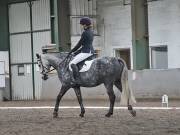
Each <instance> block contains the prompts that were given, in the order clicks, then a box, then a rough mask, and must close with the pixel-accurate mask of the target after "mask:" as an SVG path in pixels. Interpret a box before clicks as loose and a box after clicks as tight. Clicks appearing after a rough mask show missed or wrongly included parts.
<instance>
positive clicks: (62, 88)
mask: <svg viewBox="0 0 180 135" xmlns="http://www.w3.org/2000/svg"><path fill="white" fill-rule="evenodd" d="M69 88H70V87H68V86H62V87H61V90H60V92H59V94H58V96H57V98H56V104H55V108H54V112H53V117H54V118H56V117H58V110H59V103H60V101H61V99H62V97H63V96H64V94H65V93H66V92H67V91H68V90H69Z"/></svg>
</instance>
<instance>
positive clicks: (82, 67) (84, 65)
mask: <svg viewBox="0 0 180 135" xmlns="http://www.w3.org/2000/svg"><path fill="white" fill-rule="evenodd" d="M95 58H96V54H93V55H92V56H90V57H88V58H86V59H84V60H83V61H81V62H79V63H78V64H77V67H78V70H79V72H86V71H88V70H89V69H90V67H91V64H92V62H93V61H94V59H95Z"/></svg>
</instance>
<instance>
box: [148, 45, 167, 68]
mask: <svg viewBox="0 0 180 135" xmlns="http://www.w3.org/2000/svg"><path fill="white" fill-rule="evenodd" d="M167 51H168V49H167V46H156V47H151V68H155V69H167V68H168V54H167Z"/></svg>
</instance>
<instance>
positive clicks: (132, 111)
mask: <svg viewBox="0 0 180 135" xmlns="http://www.w3.org/2000/svg"><path fill="white" fill-rule="evenodd" d="M127 107H128V110H129V112H130V113H131V115H132V116H133V117H135V116H136V111H135V110H133V107H132V105H130V104H129V102H128V106H127Z"/></svg>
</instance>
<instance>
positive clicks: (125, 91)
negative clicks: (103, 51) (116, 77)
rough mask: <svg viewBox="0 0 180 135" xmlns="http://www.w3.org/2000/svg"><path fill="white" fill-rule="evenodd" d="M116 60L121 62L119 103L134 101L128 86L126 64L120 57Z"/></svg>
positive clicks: (126, 103)
mask: <svg viewBox="0 0 180 135" xmlns="http://www.w3.org/2000/svg"><path fill="white" fill-rule="evenodd" d="M118 61H119V62H120V63H122V64H123V71H122V73H121V84H122V93H121V102H120V104H121V105H129V104H131V103H136V100H135V97H134V95H133V92H132V89H131V88H130V86H129V82H128V69H127V66H126V62H125V61H124V60H122V59H118Z"/></svg>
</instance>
